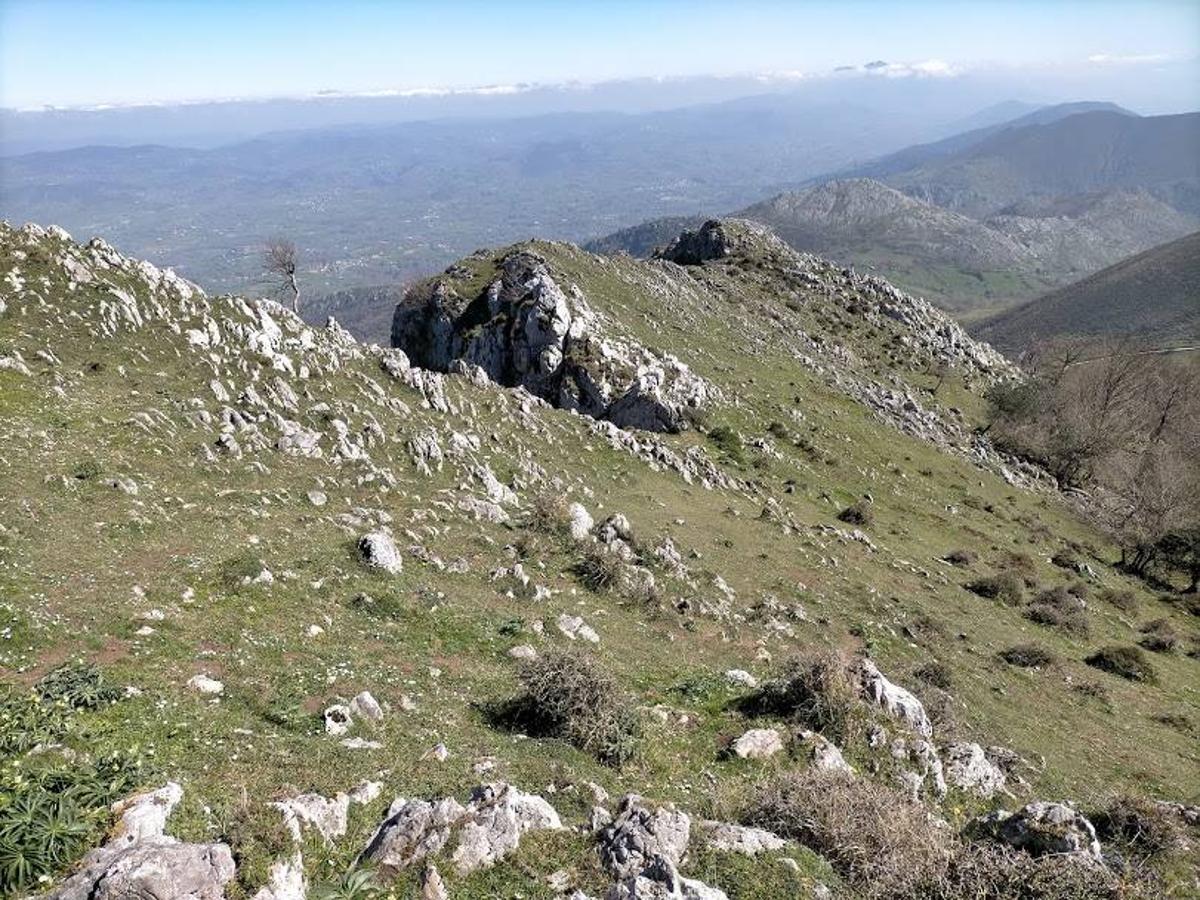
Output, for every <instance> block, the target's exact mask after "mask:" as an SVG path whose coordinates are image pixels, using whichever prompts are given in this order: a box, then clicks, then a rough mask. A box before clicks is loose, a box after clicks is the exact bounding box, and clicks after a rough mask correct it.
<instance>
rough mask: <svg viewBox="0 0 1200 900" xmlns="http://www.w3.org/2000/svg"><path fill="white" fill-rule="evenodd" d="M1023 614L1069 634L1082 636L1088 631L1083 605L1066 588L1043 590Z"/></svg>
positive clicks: (1040, 623)
mask: <svg viewBox="0 0 1200 900" xmlns="http://www.w3.org/2000/svg"><path fill="white" fill-rule="evenodd" d="M1023 615H1024V616H1025V618H1027V619H1028V620H1029V621H1031V622H1036V623H1037V624H1039V625H1048V626H1050V627H1052V628H1057V629H1059V630H1060V631H1065V632H1066V633H1067V634H1072V635H1075V636H1080V637H1081V636H1083V635H1086V634H1087V633H1088V621H1087V616H1086V615H1085V614H1084V612H1083V607H1082V606H1081V605H1080V603H1079V600H1078V599H1077V598H1076V597H1074V596H1073V595H1072V594H1071V593H1070V592H1068V591H1067V589H1066V588H1061V587H1060V588H1054V589H1053V590H1049V591H1042V592H1041V593H1040V594H1038V595H1037V597H1035V598H1034V599H1033V601H1032V602H1031V603H1030V604H1029V606H1027V607H1026V608H1025V611H1024V613H1023Z"/></svg>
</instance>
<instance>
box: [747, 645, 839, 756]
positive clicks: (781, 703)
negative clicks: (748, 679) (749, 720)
mask: <svg viewBox="0 0 1200 900" xmlns="http://www.w3.org/2000/svg"><path fill="white" fill-rule="evenodd" d="M741 705H742V707H743V709H744V710H745V711H746V712H749V713H750V714H752V715H777V716H787V717H790V718H794V719H795V720H796V721H797V722H799V723H801V724H803V725H804V726H805V727H807V728H811V729H812V730H813V731H819V732H820V733H821V734H823V735H825V737H827V738H829V739H830V740H832V741H835V742H837V743H845V742H847V740H848V739H849V738H852V737H854V736H855V735H856V734H857V732H858V729H859V727H860V726H861V724H862V721H861V710H862V707H861V705H860V704H859V702H858V683H857V679H856V678H855V677H854V672H853V671H852V663H851V661H850V660H849V659H848V658H847V657H846V656H845V654H842V653H839V652H838V651H836V650H829V649H824V650H806V651H802V652H800V653H797V654H796V655H795V656H793V657H791V658H790V659H788V660H786V661H785V662H784V663H783V665H782V666H781V667H780V671H779V674H778V675H777V676H776V677H775V678H772V679H771V680H769V681H767V682H765V683H764V684H763V685H762V686H761V687H760V688H759V689H758V690H757V691H756V692H755V693H753V694H751V695H750V696H748V697H747V698H745V700H743V701H742V704H741Z"/></svg>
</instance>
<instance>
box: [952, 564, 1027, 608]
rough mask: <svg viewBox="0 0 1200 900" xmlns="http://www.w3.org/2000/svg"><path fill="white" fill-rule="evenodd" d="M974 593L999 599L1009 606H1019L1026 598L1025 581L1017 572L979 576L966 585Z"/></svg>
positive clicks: (991, 598)
mask: <svg viewBox="0 0 1200 900" xmlns="http://www.w3.org/2000/svg"><path fill="white" fill-rule="evenodd" d="M965 587H966V589H967V590H968V591H970V592H971V593H972V594H978V595H979V596H980V597H983V598H985V599H987V600H999V601H1000V602H1001V603H1004V604H1006V605H1007V606H1018V605H1020V603H1021V602H1022V601H1023V600H1024V599H1025V583H1024V582H1023V581H1022V579H1021V576H1020V575H1018V574H1017V573H1016V572H1001V573H1000V574H999V575H989V576H987V577H986V578H977V579H975V580H974V581H969V582H967V584H966V585H965Z"/></svg>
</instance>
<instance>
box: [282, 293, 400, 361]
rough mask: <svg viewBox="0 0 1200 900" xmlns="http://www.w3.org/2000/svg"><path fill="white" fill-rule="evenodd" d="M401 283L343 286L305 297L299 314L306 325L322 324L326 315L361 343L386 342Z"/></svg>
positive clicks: (385, 343)
mask: <svg viewBox="0 0 1200 900" xmlns="http://www.w3.org/2000/svg"><path fill="white" fill-rule="evenodd" d="M402 296H404V286H403V285H398V284H385V285H377V286H374V287H357V288H347V289H346V290H344V291H334V292H333V293H331V294H323V295H320V296H317V297H307V296H306V297H305V298H304V303H303V304H302V305H301V307H300V315H301V316H303V317H304V321H306V322H308V323H309V324H310V325H324V324H325V322H326V320H328V319H330V318H334V319H337V321H338V324H339V325H341V326H342V327H343V328H345V329H346V330H347V331H349V332H350V333H351V334H352V335H354V336H355V337H356V338H357V339H358V340H360V341H362V342H363V343H370V344H381V345H383V346H387V344H388V338H389V336H390V334H391V330H392V312H393V310H395V308H396V304H397V303H399V302H400V298H401V297H402Z"/></svg>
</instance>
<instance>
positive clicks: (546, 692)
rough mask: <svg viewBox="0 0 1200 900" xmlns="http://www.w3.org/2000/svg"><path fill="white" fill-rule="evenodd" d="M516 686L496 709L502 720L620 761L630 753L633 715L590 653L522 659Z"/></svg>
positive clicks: (634, 735) (635, 732)
mask: <svg viewBox="0 0 1200 900" xmlns="http://www.w3.org/2000/svg"><path fill="white" fill-rule="evenodd" d="M520 680H521V687H522V692H521V694H520V695H519V696H518V697H517V698H516V699H514V700H513V701H511V702H510V703H509V704H508V705H507V707H506V708H505V709H504V710H503V711H502V714H501V715H502V717H503V718H504V719H506V720H507V722H508V724H510V725H515V726H519V727H521V728H523V729H524V730H525V731H527V732H528V733H529V734H532V735H535V736H541V737H556V738H560V739H562V740H565V741H567V742H568V743H570V744H573V745H575V746H576V747H578V748H579V749H580V750H583V751H585V752H587V753H591V754H593V755H594V756H596V757H597V758H598V759H599V760H601V761H602V762H605V763H608V764H610V765H621V764H622V763H625V762H627V761H628V760H629V759H631V758H632V757H633V753H634V749H635V745H636V742H637V738H638V735H639V732H640V728H639V726H638V721H637V715H636V713H635V711H634V709H633V706H632V704H631V703H630V702H629V700H628V698H627V697H626V695H625V692H624V691H622V690H621V687H620V685H619V684H618V683H617V681H616V679H615V678H613V677H612V675H610V674H609V673H608V672H607V671H606V670H604V669H603V668H601V666H600V664H599V663H597V662H596V661H595V660H593V659H592V658H591V657H588V656H585V655H581V654H573V653H561V652H551V653H545V654H543V655H542V656H540V657H538V658H537V659H534V660H530V661H528V662H526V663H525V664H523V665H522V667H521V671H520Z"/></svg>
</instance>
